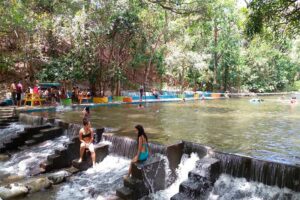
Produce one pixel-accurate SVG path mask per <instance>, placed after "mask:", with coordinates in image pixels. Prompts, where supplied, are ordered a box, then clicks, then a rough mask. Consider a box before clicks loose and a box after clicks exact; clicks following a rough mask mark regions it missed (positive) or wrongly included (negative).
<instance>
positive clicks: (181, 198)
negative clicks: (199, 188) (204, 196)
mask: <svg viewBox="0 0 300 200" xmlns="http://www.w3.org/2000/svg"><path fill="white" fill-rule="evenodd" d="M170 200H195V198H192V197H189V196H188V195H186V194H183V193H177V194H175V195H174V196H172V197H171V198H170Z"/></svg>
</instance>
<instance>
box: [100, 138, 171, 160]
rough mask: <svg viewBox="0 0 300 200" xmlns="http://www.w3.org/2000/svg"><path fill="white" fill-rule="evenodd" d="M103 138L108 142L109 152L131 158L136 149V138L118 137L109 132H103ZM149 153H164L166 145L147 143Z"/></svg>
mask: <svg viewBox="0 0 300 200" xmlns="http://www.w3.org/2000/svg"><path fill="white" fill-rule="evenodd" d="M103 140H104V141H106V142H110V143H111V145H110V148H109V152H110V153H112V154H116V155H118V156H123V157H126V158H133V157H134V156H135V155H136V151H137V142H136V140H133V139H130V138H124V137H118V136H114V135H110V134H104V135H103ZM149 148H150V149H151V154H156V153H159V154H163V155H165V154H166V147H165V146H163V145H158V144H152V143H149Z"/></svg>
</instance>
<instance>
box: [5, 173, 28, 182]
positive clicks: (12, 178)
mask: <svg viewBox="0 0 300 200" xmlns="http://www.w3.org/2000/svg"><path fill="white" fill-rule="evenodd" d="M24 177H25V176H19V175H9V176H8V177H6V178H4V179H3V182H6V183H12V182H16V181H19V180H22V179H24Z"/></svg>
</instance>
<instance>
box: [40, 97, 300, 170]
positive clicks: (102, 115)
mask: <svg viewBox="0 0 300 200" xmlns="http://www.w3.org/2000/svg"><path fill="white" fill-rule="evenodd" d="M287 99H288V97H287ZM39 114H41V113H39ZM42 114H43V115H46V116H56V117H57V118H61V119H63V120H64V121H67V122H71V123H81V119H82V113H81V110H73V111H64V112H57V113H54V112H53V113H51V112H48V113H42ZM299 120H300V104H290V103H289V101H288V100H283V101H282V100H279V99H278V97H265V98H264V102H263V103H251V102H250V101H249V99H248V98H241V99H226V100H207V101H191V102H185V103H184V102H171V103H151V104H146V105H145V108H144V109H137V105H128V104H126V105H111V106H101V107H97V108H93V109H92V110H91V123H92V125H93V126H96V127H102V126H104V127H106V132H112V133H114V134H116V135H121V136H129V137H132V138H134V139H135V137H136V136H135V133H134V128H133V127H134V126H135V125H136V124H142V125H143V126H144V127H145V129H146V132H147V133H148V137H149V138H150V141H151V142H158V143H161V144H172V143H174V142H176V141H180V140H187V141H193V142H198V143H201V144H205V145H209V146H213V147H216V148H217V149H218V150H222V151H226V152H231V153H240V154H243V155H249V156H253V157H257V158H262V159H268V160H272V161H278V162H284V163H291V164H296V163H298V164H299V163H300V156H299V155H300V135H299V132H300V123H299Z"/></svg>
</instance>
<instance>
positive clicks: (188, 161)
mask: <svg viewBox="0 0 300 200" xmlns="http://www.w3.org/2000/svg"><path fill="white" fill-rule="evenodd" d="M198 160H199V157H198V155H197V154H196V153H192V154H191V156H190V157H188V156H187V155H184V156H183V157H182V158H181V162H180V164H179V166H178V168H177V170H176V173H177V179H176V181H175V182H174V183H173V184H172V185H171V186H170V187H168V188H167V189H165V190H161V191H158V192H156V193H154V194H150V195H149V197H150V198H151V199H153V200H164V199H165V200H167V199H170V198H171V197H172V196H173V195H175V194H176V193H178V192H179V185H180V183H181V182H183V181H185V180H187V179H188V173H189V171H191V170H193V169H194V168H195V166H196V162H197V161H198Z"/></svg>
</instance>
